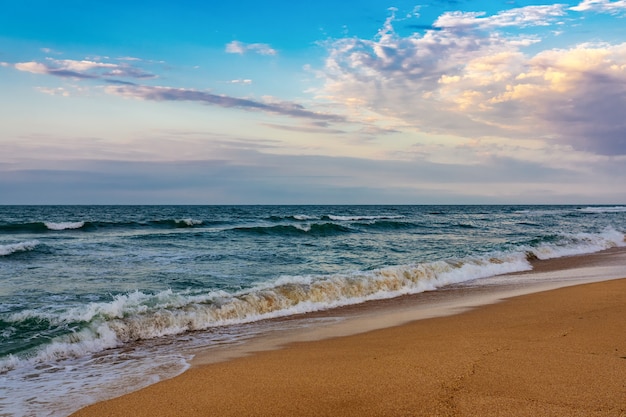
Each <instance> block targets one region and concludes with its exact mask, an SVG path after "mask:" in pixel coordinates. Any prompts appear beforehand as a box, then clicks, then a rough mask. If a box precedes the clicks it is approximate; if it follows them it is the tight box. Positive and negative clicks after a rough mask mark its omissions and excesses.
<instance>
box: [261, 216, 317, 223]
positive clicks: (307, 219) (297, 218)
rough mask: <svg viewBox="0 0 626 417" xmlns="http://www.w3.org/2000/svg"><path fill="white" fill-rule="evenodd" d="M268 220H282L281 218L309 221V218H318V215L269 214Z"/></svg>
mask: <svg viewBox="0 0 626 417" xmlns="http://www.w3.org/2000/svg"><path fill="white" fill-rule="evenodd" d="M268 219H269V220H272V221H283V220H295V221H299V222H304V221H310V220H320V216H311V215H308V214H295V215H287V216H275V215H274V216H269V218H268Z"/></svg>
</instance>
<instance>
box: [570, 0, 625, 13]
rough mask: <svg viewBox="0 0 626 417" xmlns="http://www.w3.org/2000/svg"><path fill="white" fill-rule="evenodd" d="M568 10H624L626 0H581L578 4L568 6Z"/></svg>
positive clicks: (617, 11)
mask: <svg viewBox="0 0 626 417" xmlns="http://www.w3.org/2000/svg"><path fill="white" fill-rule="evenodd" d="M570 10H575V11H577V12H586V11H594V12H599V13H619V12H620V11H626V0H617V1H610V0H583V1H582V2H580V4H578V6H574V7H570Z"/></svg>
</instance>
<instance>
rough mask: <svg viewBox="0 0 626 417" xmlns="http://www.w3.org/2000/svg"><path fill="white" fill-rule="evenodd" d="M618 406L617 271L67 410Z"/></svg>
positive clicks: (622, 349)
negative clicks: (599, 278)
mask: <svg viewBox="0 0 626 417" xmlns="http://www.w3.org/2000/svg"><path fill="white" fill-rule="evenodd" d="M128 415H133V416H152V417H153V416H383V415H385V416H472V415H474V416H487V415H491V416H495V415H498V416H537V415H542V416H548V415H549V416H626V279H621V280H613V281H606V282H600V283H593V284H586V285H579V286H574V287H567V288H561V289H557V290H552V291H546V292H542V293H535V294H530V295H525V296H520V297H516V298H513V299H509V300H506V301H504V302H501V303H497V304H491V305H486V306H482V307H479V308H476V309H473V310H471V311H467V312H464V313H461V314H458V315H454V316H448V317H439V318H431V319H426V320H420V321H416V322H412V323H409V324H405V325H402V326H397V327H392V328H387V329H381V330H376V331H371V332H367V333H364V334H358V335H353V336H347V337H338V338H334V339H329V340H321V341H314V342H303V343H294V344H291V345H289V346H286V347H285V348H283V349H279V350H273V351H267V352H260V353H257V354H254V355H251V356H248V357H243V358H237V359H234V360H231V361H228V362H223V363H216V364H210V365H203V366H198V367H194V368H192V369H190V370H189V371H187V372H185V373H184V374H182V375H181V376H179V377H176V378H173V379H171V380H167V381H163V382H160V383H158V384H155V385H152V386H150V387H148V388H145V389H143V390H140V391H137V392H135V393H132V394H129V395H126V396H123V397H120V398H117V399H113V400H110V401H105V402H101V403H97V404H94V405H92V406H89V407H87V408H84V409H82V410H80V411H79V412H77V413H75V414H74V416H90V417H93V416H128Z"/></svg>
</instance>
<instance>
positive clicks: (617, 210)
mask: <svg viewBox="0 0 626 417" xmlns="http://www.w3.org/2000/svg"><path fill="white" fill-rule="evenodd" d="M578 211H580V212H583V213H595V214H598V213H626V207H625V206H614V207H585V208H581V209H578Z"/></svg>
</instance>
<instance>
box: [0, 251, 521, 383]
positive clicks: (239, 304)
mask: <svg viewBox="0 0 626 417" xmlns="http://www.w3.org/2000/svg"><path fill="white" fill-rule="evenodd" d="M530 268H531V266H530V264H529V262H528V261H527V259H526V257H525V255H524V254H523V253H518V254H509V255H502V256H499V257H497V256H492V257H485V258H473V259H464V260H455V261H437V262H432V263H424V264H414V265H404V266H395V267H388V268H382V269H378V270H374V271H366V272H358V273H352V274H335V275H321V276H292V277H281V278H278V279H276V280H275V281H274V282H272V283H266V284H263V285H258V286H256V287H253V288H251V289H248V290H244V291H239V292H235V293H228V292H226V291H212V292H208V293H193V292H189V291H187V292H181V293H177V292H174V291H172V290H166V291H162V292H159V293H156V294H147V293H143V292H140V291H136V292H132V293H128V294H120V295H117V296H115V297H114V298H113V300H112V301H109V302H99V303H90V304H88V305H85V306H81V307H76V308H71V309H68V310H66V311H38V310H26V311H22V312H19V313H14V314H12V315H10V316H9V317H8V319H7V321H6V323H5V325H6V326H7V327H9V326H13V327H18V326H23V324H24V323H27V322H29V321H32V322H36V323H38V324H39V325H41V323H46V324H47V325H48V326H50V328H51V329H53V328H54V329H58V328H72V329H74V330H73V331H71V332H69V333H67V334H64V335H61V336H56V337H55V338H54V339H53V343H50V344H48V345H46V346H45V347H44V348H42V349H41V350H39V351H37V352H35V353H33V354H31V355H30V356H28V357H19V358H18V357H17V356H14V355H8V356H7V357H6V359H4V360H3V361H1V362H0V372H6V371H8V370H10V369H13V368H15V367H18V366H20V365H21V364H24V363H29V364H33V363H39V362H46V361H50V360H60V359H65V358H71V357H81V356H84V355H87V354H90V353H95V352H98V351H102V350H105V349H110V348H115V347H119V346H122V345H124V344H126V343H130V342H135V341H139V340H145V339H153V338H158V337H162V336H167V335H175V334H181V333H185V332H189V331H197V330H206V329H209V328H212V327H217V326H225V325H233V324H240V323H248V322H254V321H259V320H264V319H270V318H276V317H282V316H290V315H296V314H303V313H308V312H313V311H319V310H326V309H330V308H335V307H339V306H344V305H350V304H357V303H362V302H365V301H368V300H376V299H385V298H393V297H397V296H400V295H403V294H413V293H419V292H423V291H431V290H435V289H437V288H439V287H442V286H444V285H448V284H453V283H459V282H463V281H468V280H472V279H476V278H482V277H488V276H493V275H498V274H503V273H508V272H515V271H523V270H528V269H530ZM51 332H52V330H51Z"/></svg>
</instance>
